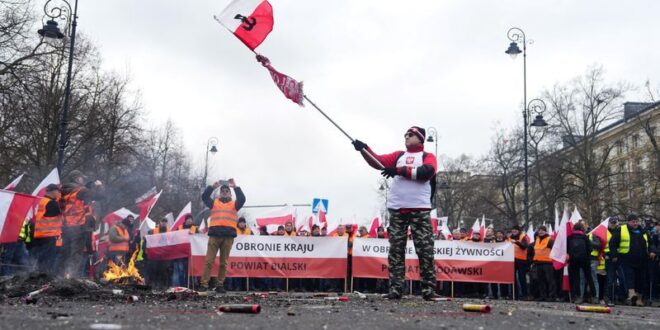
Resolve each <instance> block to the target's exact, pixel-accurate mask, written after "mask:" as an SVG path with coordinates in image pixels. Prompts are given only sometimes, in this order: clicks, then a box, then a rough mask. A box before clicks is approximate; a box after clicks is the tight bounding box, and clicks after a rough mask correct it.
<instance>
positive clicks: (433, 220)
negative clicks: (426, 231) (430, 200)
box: [429, 209, 438, 235]
mask: <svg viewBox="0 0 660 330" xmlns="http://www.w3.org/2000/svg"><path fill="white" fill-rule="evenodd" d="M429 217H430V218H431V229H432V230H433V235H437V234H438V209H433V210H431V213H430V214H429Z"/></svg>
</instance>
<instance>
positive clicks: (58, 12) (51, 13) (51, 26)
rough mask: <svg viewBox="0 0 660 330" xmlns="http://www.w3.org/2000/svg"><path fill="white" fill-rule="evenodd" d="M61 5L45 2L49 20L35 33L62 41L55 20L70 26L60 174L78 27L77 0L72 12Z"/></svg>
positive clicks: (63, 0)
mask: <svg viewBox="0 0 660 330" xmlns="http://www.w3.org/2000/svg"><path fill="white" fill-rule="evenodd" d="M59 1H60V2H61V4H59V6H58V5H56V4H51V2H52V0H48V1H46V4H45V5H44V13H45V14H46V16H48V17H49V18H50V19H49V20H48V21H47V22H46V24H44V26H43V28H41V29H39V30H38V31H37V32H38V33H39V35H41V36H42V37H44V38H49V39H64V37H65V34H64V33H62V32H61V31H60V29H59V28H58V27H57V22H56V21H55V20H56V19H60V20H65V21H66V23H67V28H66V29H65V31H68V30H69V29H68V27H69V25H70V26H71V33H70V34H69V35H68V37H69V40H70V42H69V63H68V67H67V71H66V85H65V88H64V104H63V105H62V117H61V118H60V142H59V148H58V150H57V169H58V171H59V172H60V173H62V168H63V167H64V151H65V149H66V145H67V139H68V135H67V132H66V129H67V126H68V121H69V102H70V98H71V71H72V68H73V49H74V47H75V44H76V26H78V0H75V2H74V6H73V12H72V11H71V4H69V2H68V1H66V0H59Z"/></svg>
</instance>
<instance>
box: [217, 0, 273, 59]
mask: <svg viewBox="0 0 660 330" xmlns="http://www.w3.org/2000/svg"><path fill="white" fill-rule="evenodd" d="M213 18H215V20H216V21H218V23H220V24H222V26H224V27H225V28H227V30H229V31H230V32H231V33H233V34H234V35H235V36H236V37H237V38H238V39H240V40H241V41H242V42H243V43H244V44H245V45H246V46H248V48H250V49H252V50H254V49H255V48H257V47H259V45H260V44H261V43H262V42H263V41H264V40H265V39H266V37H267V36H268V34H269V33H270V31H272V30H273V22H274V20H273V7H272V6H271V5H270V3H268V1H265V0H234V1H232V2H231V3H229V5H228V6H227V8H225V9H224V10H223V11H222V13H220V17H218V16H213Z"/></svg>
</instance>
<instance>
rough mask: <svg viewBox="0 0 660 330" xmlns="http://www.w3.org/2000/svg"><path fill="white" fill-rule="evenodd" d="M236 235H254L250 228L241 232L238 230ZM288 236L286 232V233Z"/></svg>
mask: <svg viewBox="0 0 660 330" xmlns="http://www.w3.org/2000/svg"><path fill="white" fill-rule="evenodd" d="M236 233H237V234H239V235H252V230H250V228H247V227H245V230H243V231H241V230H240V229H236ZM284 233H285V234H286V232H284Z"/></svg>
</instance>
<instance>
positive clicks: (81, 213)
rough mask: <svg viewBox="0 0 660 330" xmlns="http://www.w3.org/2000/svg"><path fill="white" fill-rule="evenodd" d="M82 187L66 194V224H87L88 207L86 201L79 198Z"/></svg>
mask: <svg viewBox="0 0 660 330" xmlns="http://www.w3.org/2000/svg"><path fill="white" fill-rule="evenodd" d="M79 192H80V189H77V190H75V191H74V192H72V193H70V194H68V195H66V196H64V224H65V225H66V226H70V227H72V226H82V225H84V224H85V215H86V214H87V209H86V208H85V203H84V202H83V201H82V200H80V199H78V193H79Z"/></svg>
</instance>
